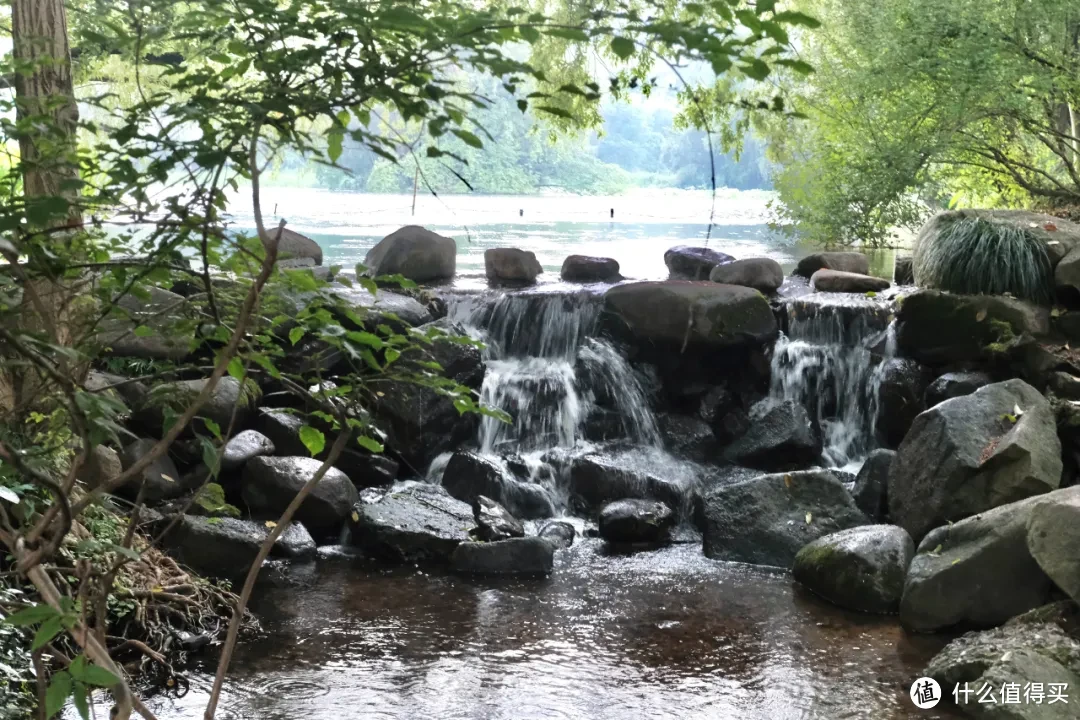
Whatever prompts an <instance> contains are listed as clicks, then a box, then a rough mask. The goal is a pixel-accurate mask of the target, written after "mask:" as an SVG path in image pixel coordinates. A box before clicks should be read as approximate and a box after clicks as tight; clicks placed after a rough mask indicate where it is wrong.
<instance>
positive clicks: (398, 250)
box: [364, 225, 457, 282]
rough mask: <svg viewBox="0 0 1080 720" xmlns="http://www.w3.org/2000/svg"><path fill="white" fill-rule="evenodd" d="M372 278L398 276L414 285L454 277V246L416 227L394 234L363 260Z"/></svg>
mask: <svg viewBox="0 0 1080 720" xmlns="http://www.w3.org/2000/svg"><path fill="white" fill-rule="evenodd" d="M364 265H366V266H367V268H368V270H369V272H371V274H372V275H376V276H377V275H394V274H398V273H400V274H401V275H404V276H405V277H407V278H409V279H410V280H415V281H416V282H427V281H429V280H443V279H446V278H452V277H454V271H455V270H456V268H457V243H456V242H454V241H453V239H451V238H448V237H443V236H442V235H438V234H436V233H433V232H431V231H430V230H427V229H426V228H422V227H420V226H418V225H406V226H405V227H403V228H401V229H400V230H395V231H394V232H392V233H390V234H389V235H387V236H386V237H384V238H383V239H382V240H380V241H379V243H378V245H376V246H375V247H373V248H371V250H369V251H368V254H367V256H366V257H365V258H364Z"/></svg>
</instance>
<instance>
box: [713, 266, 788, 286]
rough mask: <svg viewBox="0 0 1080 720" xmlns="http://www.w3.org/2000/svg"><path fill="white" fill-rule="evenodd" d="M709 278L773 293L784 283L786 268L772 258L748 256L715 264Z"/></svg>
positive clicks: (715, 281) (718, 281)
mask: <svg viewBox="0 0 1080 720" xmlns="http://www.w3.org/2000/svg"><path fill="white" fill-rule="evenodd" d="M709 280H711V281H712V282H714V283H720V284H722V285H742V286H744V287H750V288H754V289H755V290H757V291H759V292H763V293H772V292H776V291H777V289H778V288H779V287H780V286H781V285H783V284H784V270H783V268H781V267H780V263H778V262H776V261H775V260H773V259H772V258H747V259H745V260H735V261H733V262H729V263H723V264H720V265H717V266H715V267H714V268H713V269H712V270H711V271H710V272H709Z"/></svg>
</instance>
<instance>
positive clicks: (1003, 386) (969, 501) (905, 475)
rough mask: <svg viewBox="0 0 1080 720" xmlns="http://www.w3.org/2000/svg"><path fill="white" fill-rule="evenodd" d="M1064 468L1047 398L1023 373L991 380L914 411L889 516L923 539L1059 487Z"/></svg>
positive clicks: (895, 468) (896, 465)
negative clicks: (953, 524) (939, 529)
mask: <svg viewBox="0 0 1080 720" xmlns="http://www.w3.org/2000/svg"><path fill="white" fill-rule="evenodd" d="M1017 408H1019V409H1020V410H1021V411H1022V414H1021V415H1020V416H1019V417H1017V418H1016V422H1015V423H1014V422H1013V421H1012V419H1011V418H1012V417H1015V416H1013V413H1014V412H1015V410H1016V409H1017ZM1061 469H1062V463H1061V442H1060V440H1058V435H1057V428H1056V424H1055V420H1054V413H1053V410H1052V409H1051V408H1050V404H1049V403H1048V402H1047V401H1046V398H1044V397H1043V396H1042V395H1041V394H1040V393H1039V392H1038V391H1037V390H1035V389H1034V388H1033V387H1031V386H1030V385H1028V384H1027V383H1025V382H1024V381H1023V380H1015V379H1014V380H1007V381H1005V382H1001V383H995V384H993V385H987V386H985V387H982V388H980V389H979V390H977V391H976V392H975V393H973V394H971V395H965V396H963V397H958V398H953V399H951V400H946V401H945V402H943V403H940V404H938V405H936V406H934V407H932V408H930V409H929V410H927V411H926V412H924V413H922V414H921V415H919V416H918V417H917V418H915V422H914V424H912V426H911V430H910V431H909V432H908V434H907V436H906V437H905V438H904V441H903V442H902V443H901V444H900V447H899V448H898V449H897V452H896V458H895V459H894V460H893V463H892V466H891V468H890V470H889V488H888V496H889V516H890V517H891V519H892V521H893V522H894V523H896V524H898V525H900V526H901V527H903V528H904V529H905V530H907V531H908V532H909V533H911V536H912V537H913V538H915V539H916V540H922V538H923V537H924V536H925V535H926V534H927V533H928V532H930V530H931V529H933V528H935V527H938V526H941V525H945V524H947V523H949V522H953V521H956V520H960V519H962V518H965V517H968V516H969V515H974V514H975V513H980V512H983V511H985V510H989V509H990V508H993V507H997V506H999V505H1004V504H1006V503H1010V502H1015V501H1017V500H1022V499H1023V498H1026V497H1030V496H1032V495H1037V494H1039V493H1045V492H1048V491H1050V490H1053V489H1055V488H1056V487H1058V485H1059V484H1060V482H1061Z"/></svg>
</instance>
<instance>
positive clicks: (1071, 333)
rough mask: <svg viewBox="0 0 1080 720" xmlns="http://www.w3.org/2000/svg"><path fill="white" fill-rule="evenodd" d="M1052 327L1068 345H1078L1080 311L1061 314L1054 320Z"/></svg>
mask: <svg viewBox="0 0 1080 720" xmlns="http://www.w3.org/2000/svg"><path fill="white" fill-rule="evenodd" d="M1054 326H1055V328H1056V329H1057V331H1058V332H1059V333H1061V334H1062V335H1064V336H1065V339H1066V340H1068V341H1069V343H1070V344H1072V345H1080V310H1070V311H1069V312H1063V313H1061V314H1060V315H1058V316H1057V318H1055V320H1054Z"/></svg>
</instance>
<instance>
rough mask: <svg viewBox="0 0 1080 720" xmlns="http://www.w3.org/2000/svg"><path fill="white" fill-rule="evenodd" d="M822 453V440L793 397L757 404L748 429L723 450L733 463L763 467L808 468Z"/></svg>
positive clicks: (776, 468) (752, 410) (766, 468)
mask: <svg viewBox="0 0 1080 720" xmlns="http://www.w3.org/2000/svg"><path fill="white" fill-rule="evenodd" d="M820 455H821V439H820V438H819V437H818V436H817V434H816V433H815V432H814V429H813V427H812V426H811V424H810V416H809V415H807V414H806V409H805V408H804V407H803V406H802V405H799V404H798V403H796V402H795V401H793V400H783V401H779V402H777V401H775V400H764V401H762V402H760V403H758V404H757V405H755V406H754V407H753V408H752V409H751V411H750V416H749V428H748V429H747V431H746V432H745V433H744V434H743V435H742V436H741V437H740V438H738V439H737V440H735V442H733V443H732V444H731V445H729V446H728V448H727V450H726V451H725V452H724V456H725V457H726V458H727V459H728V460H729V461H730V462H732V463H735V464H737V465H745V466H747V467H753V468H758V469H760V470H790V469H795V468H800V467H806V466H807V465H810V464H812V463H813V462H815V461H816V460H817V459H818V457H820Z"/></svg>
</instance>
